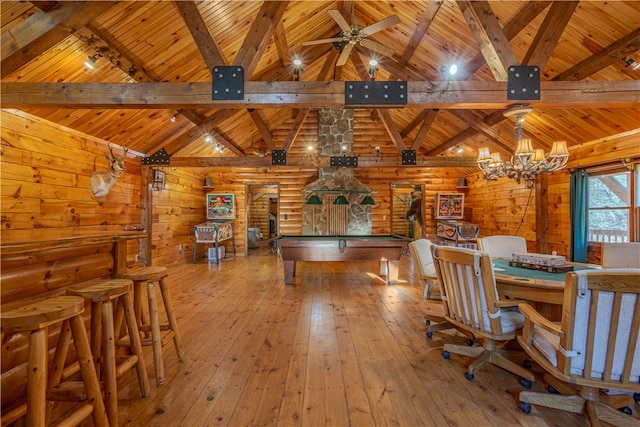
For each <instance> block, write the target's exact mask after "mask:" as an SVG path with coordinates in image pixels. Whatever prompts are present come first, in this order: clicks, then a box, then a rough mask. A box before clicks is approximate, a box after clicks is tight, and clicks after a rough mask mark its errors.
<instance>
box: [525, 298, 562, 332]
mask: <svg viewBox="0 0 640 427" xmlns="http://www.w3.org/2000/svg"><path fill="white" fill-rule="evenodd" d="M518 309H520V313H522V314H524V317H525V318H526V321H527V322H531V323H534V324H536V325H537V326H540V327H541V328H544V329H545V330H547V331H549V332H551V333H552V334H554V335H557V336H559V337H563V336H564V332H563V331H562V329H561V328H560V325H558V324H556V323H553V322H552V321H550V320H549V319H547V318H546V317H544V316H543V315H542V314H540V313H538V312H537V311H536V309H535V308H533V307H531V306H530V305H529V304H526V303H524V304H518Z"/></svg>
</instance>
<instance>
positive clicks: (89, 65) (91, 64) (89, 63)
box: [84, 55, 98, 70]
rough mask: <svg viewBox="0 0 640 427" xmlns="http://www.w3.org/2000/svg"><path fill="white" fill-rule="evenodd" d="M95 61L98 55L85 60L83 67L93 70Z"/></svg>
mask: <svg viewBox="0 0 640 427" xmlns="http://www.w3.org/2000/svg"><path fill="white" fill-rule="evenodd" d="M97 60H98V55H91V56H90V57H88V58H87V60H86V61H84V65H85V67H87V68H89V69H91V70H93V69H94V68H95V67H94V64H95V63H96V61H97Z"/></svg>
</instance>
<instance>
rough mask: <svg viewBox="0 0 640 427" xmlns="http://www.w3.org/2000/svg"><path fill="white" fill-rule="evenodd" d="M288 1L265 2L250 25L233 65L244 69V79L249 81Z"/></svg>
mask: <svg viewBox="0 0 640 427" xmlns="http://www.w3.org/2000/svg"><path fill="white" fill-rule="evenodd" d="M288 4H289V2H288V1H266V2H264V3H262V6H261V8H260V11H259V12H258V13H257V14H256V17H255V18H254V19H253V22H252V23H251V28H249V32H248V34H247V37H246V38H245V39H244V41H243V42H242V46H241V47H240V49H239V50H238V54H237V55H236V57H235V59H234V60H233V63H232V64H231V65H239V66H241V67H244V75H245V78H246V79H248V80H250V79H251V77H252V76H253V73H254V71H255V69H256V67H257V66H258V62H259V61H260V58H262V54H263V53H264V51H265V50H266V49H267V46H268V45H269V41H270V40H271V37H272V36H273V34H274V33H275V30H276V27H277V23H278V22H279V21H281V20H282V16H283V15H284V12H285V10H287V5H288Z"/></svg>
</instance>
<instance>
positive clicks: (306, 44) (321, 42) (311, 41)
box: [300, 37, 342, 46]
mask: <svg viewBox="0 0 640 427" xmlns="http://www.w3.org/2000/svg"><path fill="white" fill-rule="evenodd" d="M339 41H342V37H333V38H331V39H322V40H309V41H307V42H302V43H300V44H301V45H302V46H311V45H314V44H323V43H335V42H339Z"/></svg>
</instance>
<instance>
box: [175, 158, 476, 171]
mask: <svg viewBox="0 0 640 427" xmlns="http://www.w3.org/2000/svg"><path fill="white" fill-rule="evenodd" d="M330 161H331V158H330V157H326V156H289V155H288V156H287V164H286V166H274V167H278V168H281V167H282V168H287V167H299V168H307V167H308V168H313V169H317V168H328V167H330ZM170 162H171V163H170V166H171V167H203V168H214V167H271V166H272V164H271V157H268V156H267V157H171V160H170ZM476 166H477V163H476V159H474V158H471V157H440V156H438V157H422V156H418V157H417V158H416V165H415V167H439V168H465V167H466V168H469V167H476ZM382 167H406V165H403V164H402V159H401V158H400V157H399V156H395V157H389V156H381V157H369V156H367V157H358V169H362V168H382Z"/></svg>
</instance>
